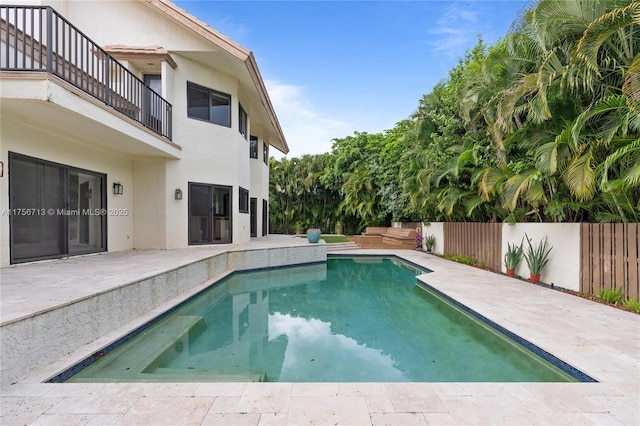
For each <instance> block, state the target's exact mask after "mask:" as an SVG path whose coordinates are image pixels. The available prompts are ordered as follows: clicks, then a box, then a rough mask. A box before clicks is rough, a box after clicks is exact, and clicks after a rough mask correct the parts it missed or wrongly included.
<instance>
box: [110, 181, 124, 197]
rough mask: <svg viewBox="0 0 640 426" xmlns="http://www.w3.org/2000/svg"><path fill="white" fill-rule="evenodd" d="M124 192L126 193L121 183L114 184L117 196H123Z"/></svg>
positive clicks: (114, 191)
mask: <svg viewBox="0 0 640 426" xmlns="http://www.w3.org/2000/svg"><path fill="white" fill-rule="evenodd" d="M123 191H124V188H123V187H122V184H121V183H118V182H114V183H113V193H114V194H115V195H122V193H123Z"/></svg>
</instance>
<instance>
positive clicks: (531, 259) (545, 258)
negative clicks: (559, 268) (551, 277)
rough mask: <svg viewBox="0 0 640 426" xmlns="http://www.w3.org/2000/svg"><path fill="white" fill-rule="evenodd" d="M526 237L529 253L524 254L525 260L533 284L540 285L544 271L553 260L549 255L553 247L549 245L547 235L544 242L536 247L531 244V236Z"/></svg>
mask: <svg viewBox="0 0 640 426" xmlns="http://www.w3.org/2000/svg"><path fill="white" fill-rule="evenodd" d="M524 236H525V238H526V239H527V245H528V247H527V251H526V252H525V253H524V258H525V260H526V261H527V266H528V267H529V272H530V280H531V282H532V283H539V282H540V274H541V273H542V270H543V269H544V267H545V266H547V263H549V261H550V260H551V258H550V257H549V254H550V253H551V249H552V248H553V247H552V246H550V245H549V244H548V241H547V236H546V235H545V237H544V238H543V239H542V241H540V244H539V245H537V246H535V247H534V246H533V244H531V239H530V238H529V236H528V235H527V234H525V235H524Z"/></svg>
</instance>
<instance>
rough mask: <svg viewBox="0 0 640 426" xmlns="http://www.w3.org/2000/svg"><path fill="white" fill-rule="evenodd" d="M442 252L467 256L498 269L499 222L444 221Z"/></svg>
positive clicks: (500, 253)
mask: <svg viewBox="0 0 640 426" xmlns="http://www.w3.org/2000/svg"><path fill="white" fill-rule="evenodd" d="M443 231H444V252H445V254H452V255H456V256H467V257H470V258H472V259H475V260H477V261H478V263H479V264H480V263H483V264H484V266H485V267H488V268H491V269H493V270H496V271H499V270H501V268H502V224H501V223H472V222H462V223H452V222H445V223H444V226H443Z"/></svg>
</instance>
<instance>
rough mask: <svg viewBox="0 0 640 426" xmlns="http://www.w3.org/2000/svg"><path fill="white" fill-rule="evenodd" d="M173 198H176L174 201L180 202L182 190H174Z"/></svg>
mask: <svg viewBox="0 0 640 426" xmlns="http://www.w3.org/2000/svg"><path fill="white" fill-rule="evenodd" d="M175 198H176V200H182V189H180V188H178V189H176V195H175Z"/></svg>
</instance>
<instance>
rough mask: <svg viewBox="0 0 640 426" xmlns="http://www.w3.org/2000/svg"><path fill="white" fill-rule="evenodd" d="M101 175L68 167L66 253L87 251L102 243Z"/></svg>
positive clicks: (102, 203)
mask: <svg viewBox="0 0 640 426" xmlns="http://www.w3.org/2000/svg"><path fill="white" fill-rule="evenodd" d="M103 187H104V183H103V178H102V177H101V176H99V175H94V174H91V173H86V172H82V171H76V170H70V171H69V215H68V220H69V226H68V228H69V253H70V254H79V253H91V252H95V251H100V250H102V249H103V247H104V233H103V232H102V230H103V229H104V227H105V223H104V222H105V220H106V215H104V214H102V213H101V210H102V209H103V208H104V195H105V194H104V191H103V190H102V188H103Z"/></svg>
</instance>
